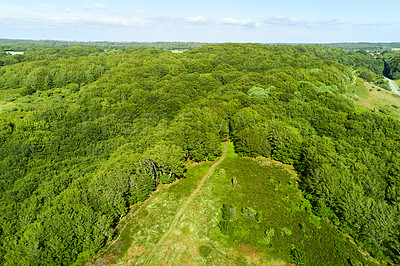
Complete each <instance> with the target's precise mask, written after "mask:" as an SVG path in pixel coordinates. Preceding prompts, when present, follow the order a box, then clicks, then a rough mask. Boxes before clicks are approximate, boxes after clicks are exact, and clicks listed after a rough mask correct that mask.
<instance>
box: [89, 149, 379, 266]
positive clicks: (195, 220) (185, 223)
mask: <svg viewBox="0 0 400 266" xmlns="http://www.w3.org/2000/svg"><path fill="white" fill-rule="evenodd" d="M211 165H212V164H211V163H202V164H199V165H196V166H194V167H192V168H190V169H189V171H188V173H187V177H186V178H185V179H183V180H181V181H180V182H178V183H176V184H174V185H172V186H170V187H169V188H168V189H164V190H162V191H160V192H158V193H157V194H155V195H154V197H153V198H152V199H151V201H149V202H148V203H146V206H145V207H144V208H143V210H142V211H141V212H140V213H138V214H137V216H136V217H135V218H134V219H132V220H130V221H129V223H130V225H129V226H127V227H126V228H125V230H124V232H123V234H122V236H121V239H120V240H119V242H120V243H117V244H115V245H114V246H113V247H111V248H109V249H108V251H107V252H105V253H104V254H103V256H101V257H100V258H98V259H97V260H96V261H95V262H94V261H92V262H91V263H89V264H92V263H94V264H100V265H104V264H115V265H134V264H140V265H142V264H147V265H175V264H181V265H199V264H215V265H222V264H227V265H247V264H256V265H266V264H267V265H268V264H270V265H287V263H294V264H297V265H346V264H349V263H362V264H364V265H374V264H377V263H375V262H373V261H372V260H370V258H369V256H368V254H366V253H364V252H363V251H362V250H359V249H358V248H357V247H356V245H354V244H353V243H352V240H351V239H350V238H346V237H345V236H343V235H342V234H341V233H340V232H338V231H337V230H336V229H335V227H334V226H332V225H331V224H330V223H329V222H327V221H325V220H323V219H318V218H317V217H315V216H313V215H312V214H310V211H309V210H310V204H309V202H308V201H307V200H306V199H304V198H303V196H302V194H301V192H300V190H299V189H298V188H297V179H296V175H295V173H294V172H293V170H292V169H291V167H290V166H288V165H283V164H281V163H279V162H275V161H272V160H269V159H266V158H262V157H258V158H256V159H250V158H239V157H238V156H237V155H236V154H235V153H234V151H233V145H232V144H231V143H230V144H229V150H228V152H227V155H226V159H225V160H223V161H222V162H221V163H220V164H219V165H218V166H217V167H216V169H215V170H214V171H213V172H212V173H211V175H210V176H209V177H208V178H206V179H205V180H204V179H203V178H204V177H205V176H206V173H207V171H209V169H210V167H211ZM201 180H204V184H202V187H201V189H199V190H198V191H197V192H198V193H197V194H194V193H193V192H194V191H195V190H196V189H197V188H198V187H199V184H201V183H200V182H201ZM190 196H192V197H193V198H191V200H189V201H188V199H189V197H190ZM185 204H187V206H185ZM183 207H184V208H183ZM182 209H183V211H181V210H182ZM180 211H181V213H180V215H179V216H177V213H179V212H180ZM177 217H178V220H177V222H174V220H176V219H177ZM169 231H170V232H169ZM166 235H167V237H165V236H166ZM160 240H161V241H160Z"/></svg>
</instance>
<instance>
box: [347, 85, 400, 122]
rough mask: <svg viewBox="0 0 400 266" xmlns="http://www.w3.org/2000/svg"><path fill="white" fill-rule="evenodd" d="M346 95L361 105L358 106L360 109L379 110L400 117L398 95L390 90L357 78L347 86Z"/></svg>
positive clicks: (399, 99) (399, 98)
mask: <svg viewBox="0 0 400 266" xmlns="http://www.w3.org/2000/svg"><path fill="white" fill-rule="evenodd" d="M397 84H398V83H397ZM348 96H351V97H353V98H354V99H355V101H356V103H357V105H359V106H361V107H363V108H359V110H361V111H373V112H379V113H383V114H388V115H391V116H393V117H394V118H396V119H400V96H399V95H396V94H394V93H392V92H391V91H387V90H384V89H382V88H380V87H378V86H375V85H373V84H370V83H368V82H364V81H362V80H359V79H357V81H356V83H355V84H354V85H350V86H349V87H348ZM365 108H366V109H365Z"/></svg>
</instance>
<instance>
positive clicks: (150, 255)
mask: <svg viewBox="0 0 400 266" xmlns="http://www.w3.org/2000/svg"><path fill="white" fill-rule="evenodd" d="M224 147H225V149H224V153H223V154H222V157H221V158H220V159H219V160H218V161H216V162H215V163H214V164H213V165H212V166H211V168H210V169H209V170H208V171H207V173H206V174H205V175H204V177H203V178H202V179H201V181H200V183H199V185H198V186H197V188H196V190H195V191H193V193H192V194H191V195H190V196H189V197H188V198H187V200H186V201H185V202H184V203H183V204H182V207H181V208H180V209H179V210H178V212H177V213H176V215H175V218H174V220H173V221H172V222H171V225H170V226H169V229H168V230H167V231H166V232H165V233H164V235H163V236H162V237H161V238H160V240H159V241H158V243H157V244H156V245H155V246H154V248H153V250H152V251H151V253H150V254H149V256H148V257H147V259H146V261H145V263H144V265H151V264H152V260H153V257H154V255H155V254H156V252H157V251H158V250H159V248H160V247H161V245H162V244H163V243H164V241H165V240H166V239H167V238H168V236H169V235H170V234H171V233H172V232H173V230H174V229H175V227H176V225H177V224H178V221H179V218H181V216H182V214H183V212H184V211H185V210H186V209H187V207H188V206H189V204H190V203H191V202H192V200H193V198H194V197H196V196H197V194H198V193H199V191H200V190H201V188H202V187H203V185H204V183H205V182H206V180H207V179H208V177H209V176H210V175H211V173H212V172H213V171H214V169H215V167H217V166H218V165H219V164H220V163H221V162H222V161H223V160H224V159H225V158H226V154H227V151H228V141H225V143H224Z"/></svg>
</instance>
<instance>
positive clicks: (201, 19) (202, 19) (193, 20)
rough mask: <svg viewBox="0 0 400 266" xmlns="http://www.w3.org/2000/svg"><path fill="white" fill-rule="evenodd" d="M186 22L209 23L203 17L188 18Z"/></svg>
mask: <svg viewBox="0 0 400 266" xmlns="http://www.w3.org/2000/svg"><path fill="white" fill-rule="evenodd" d="M185 20H186V21H188V22H208V20H207V19H206V18H204V17H202V16H197V17H186V18H185Z"/></svg>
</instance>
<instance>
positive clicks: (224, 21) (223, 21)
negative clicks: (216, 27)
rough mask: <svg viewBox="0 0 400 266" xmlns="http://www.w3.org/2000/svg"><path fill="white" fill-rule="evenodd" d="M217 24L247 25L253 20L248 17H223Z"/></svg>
mask: <svg viewBox="0 0 400 266" xmlns="http://www.w3.org/2000/svg"><path fill="white" fill-rule="evenodd" d="M218 23H219V24H231V25H248V24H252V23H253V22H252V21H251V20H249V19H246V20H240V19H236V18H223V19H221V20H219V21H218Z"/></svg>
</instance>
